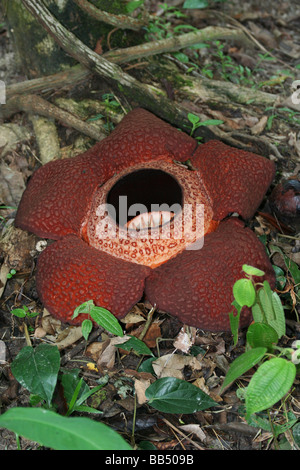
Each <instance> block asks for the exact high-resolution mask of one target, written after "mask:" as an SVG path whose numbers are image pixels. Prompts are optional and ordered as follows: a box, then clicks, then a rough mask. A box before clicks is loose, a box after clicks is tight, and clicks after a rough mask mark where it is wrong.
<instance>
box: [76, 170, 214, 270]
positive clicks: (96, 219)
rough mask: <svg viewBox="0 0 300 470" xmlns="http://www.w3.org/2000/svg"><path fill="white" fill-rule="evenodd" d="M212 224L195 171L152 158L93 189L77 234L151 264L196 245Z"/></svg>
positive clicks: (116, 253)
mask: <svg viewBox="0 0 300 470" xmlns="http://www.w3.org/2000/svg"><path fill="white" fill-rule="evenodd" d="M215 228H216V222H215V221H213V220H212V209H211V204H210V200H209V197H208V195H207V193H206V191H205V188H204V185H203V183H202V181H201V179H200V176H199V174H198V173H197V172H196V171H190V170H188V169H186V168H185V167H183V166H178V165H176V164H174V163H172V162H165V161H155V162H149V163H144V164H140V165H136V166H134V167H131V168H129V169H127V170H125V171H123V172H121V173H119V174H118V175H116V176H114V177H112V178H111V179H110V180H109V181H108V182H107V183H105V184H104V185H103V186H101V187H100V188H98V189H97V190H96V192H95V193H94V196H93V200H92V203H91V207H90V210H89V212H88V214H87V217H86V219H85V221H84V223H83V225H82V237H83V239H84V240H85V241H86V242H87V243H88V244H89V245H91V246H93V247H95V248H97V249H99V250H101V251H105V252H106V253H109V254H110V255H113V256H116V257H118V258H121V259H124V260H127V261H131V262H134V263H138V264H143V265H146V266H150V267H151V268H155V267H157V266H159V265H160V264H162V263H165V262H166V261H168V260H169V259H170V258H172V257H173V256H176V255H177V254H178V253H180V252H181V251H183V250H184V249H200V248H201V247H202V246H203V239H204V235H205V234H206V233H208V232H210V231H213V230H215Z"/></svg>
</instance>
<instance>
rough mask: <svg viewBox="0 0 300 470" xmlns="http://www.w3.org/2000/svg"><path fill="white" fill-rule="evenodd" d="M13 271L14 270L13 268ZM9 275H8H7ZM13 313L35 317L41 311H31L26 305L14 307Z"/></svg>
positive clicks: (17, 315) (19, 315) (19, 316)
mask: <svg viewBox="0 0 300 470" xmlns="http://www.w3.org/2000/svg"><path fill="white" fill-rule="evenodd" d="M12 271H13V270H12ZM7 277H8V275H7ZM11 313H12V314H13V315H14V316H15V317H18V318H26V317H27V318H34V317H37V316H38V315H39V312H31V311H30V310H29V308H28V307H27V306H26V305H23V307H21V308H14V309H13V310H12V311H11Z"/></svg>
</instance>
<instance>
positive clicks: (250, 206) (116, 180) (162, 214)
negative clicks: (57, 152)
mask: <svg viewBox="0 0 300 470" xmlns="http://www.w3.org/2000/svg"><path fill="white" fill-rule="evenodd" d="M187 161H188V162H189V164H188V165H186V164H184V163H183V162H187ZM273 177H274V165H273V163H272V162H271V161H269V160H268V159H266V158H263V157H261V156H258V155H255V154H253V153H249V152H245V151H242V150H238V149H235V148H232V147H229V146H228V145H225V144H223V143H221V142H219V141H210V142H208V143H206V144H202V145H198V143H197V141H196V140H195V139H193V138H191V137H190V136H188V135H187V134H185V133H184V132H181V131H179V130H177V129H175V128H174V127H172V126H171V125H169V124H167V123H166V122H164V121H162V120H161V119H159V118H157V117H155V116H154V115H153V114H151V113H149V112H148V111H145V110H143V109H140V108H137V109H134V110H133V111H131V112H130V113H129V114H128V115H127V116H126V117H125V118H124V119H123V120H122V122H121V123H120V124H119V125H118V126H117V127H116V129H115V130H114V131H113V132H112V133H111V134H110V135H109V137H107V138H106V139H104V140H102V141H101V142H99V143H97V144H96V145H95V146H94V147H93V148H91V149H90V150H88V151H87V152H85V153H84V154H81V155H78V156H76V157H74V158H70V159H63V160H56V161H53V162H50V163H48V164H46V165H45V166H43V167H41V168H40V169H38V170H37V171H36V172H35V173H34V175H33V176H32V178H31V179H30V181H29V184H28V187H27V189H26V190H25V192H24V194H23V197H22V200H21V202H20V205H19V208H18V212H17V216H16V220H15V224H16V226H17V227H20V228H22V229H23V230H28V231H30V232H33V233H35V234H36V235H38V236H39V237H45V238H48V239H51V240H56V241H55V242H52V243H51V244H49V245H48V247H47V248H46V249H45V250H44V251H43V252H42V254H41V255H40V256H39V259H38V263H37V274H36V284H37V290H38V293H39V296H40V299H41V301H42V302H43V303H44V305H45V307H46V308H47V309H48V310H49V312H50V313H51V314H52V315H54V316H55V317H57V318H59V319H61V320H62V321H63V322H69V323H73V324H78V323H80V322H81V321H82V320H83V319H84V318H86V314H80V315H79V316H78V317H76V319H75V320H73V319H72V315H73V312H74V309H75V308H76V307H77V306H79V305H81V304H82V303H83V302H85V301H87V300H93V301H94V303H95V305H98V306H102V307H105V308H106V309H108V310H110V311H111V312H112V313H113V314H114V315H115V316H116V317H117V318H122V317H124V316H125V315H126V314H127V313H128V312H129V310H130V309H131V308H132V307H133V306H134V305H135V304H136V303H137V302H138V301H140V300H141V299H142V297H143V294H144V295H145V298H146V299H148V300H149V301H150V302H151V303H152V305H154V304H155V305H156V306H157V308H158V309H160V310H162V311H165V312H167V313H169V314H171V315H175V316H177V317H178V318H179V319H180V320H181V321H182V322H183V323H186V324H188V325H192V326H196V327H200V328H203V329H207V330H214V331H217V330H227V329H229V321H228V313H229V312H230V311H231V310H232V306H231V303H232V301H233V295H232V287H233V284H234V282H235V281H236V280H237V279H239V278H241V277H243V271H242V265H243V264H249V265H252V266H256V267H257V268H259V269H261V270H263V271H264V272H265V279H267V280H268V281H269V282H270V283H271V285H274V273H273V269H272V266H271V264H270V262H269V259H268V257H267V255H266V253H265V249H264V246H263V245H262V244H261V243H260V241H259V240H258V239H257V237H256V235H255V234H254V233H253V232H252V231H251V230H250V229H249V228H246V227H245V223H244V221H243V220H247V219H250V218H251V217H252V216H253V214H254V213H255V211H256V209H257V208H258V206H259V205H260V203H261V201H262V199H263V197H264V195H265V193H266V191H267V189H268V187H269V185H270V183H271V181H272V179H273ZM249 321H250V312H249V310H248V309H247V308H244V310H243V312H242V315H241V325H242V326H243V325H246V324H248V323H249Z"/></svg>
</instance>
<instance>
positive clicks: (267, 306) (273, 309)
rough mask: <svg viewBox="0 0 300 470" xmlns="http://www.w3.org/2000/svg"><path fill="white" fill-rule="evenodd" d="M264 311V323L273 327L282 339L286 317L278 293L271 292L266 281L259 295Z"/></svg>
mask: <svg viewBox="0 0 300 470" xmlns="http://www.w3.org/2000/svg"><path fill="white" fill-rule="evenodd" d="M257 298H258V302H259V304H260V306H261V309H262V314H263V316H264V322H265V323H267V324H268V325H270V326H272V328H274V330H275V331H276V332H277V334H278V337H279V338H281V336H282V335H284V334H285V315H284V309H283V306H282V304H281V300H280V298H279V296H278V294H277V293H276V292H273V291H272V290H271V287H270V284H269V283H268V282H267V281H264V287H263V288H261V289H259V291H258V294H257Z"/></svg>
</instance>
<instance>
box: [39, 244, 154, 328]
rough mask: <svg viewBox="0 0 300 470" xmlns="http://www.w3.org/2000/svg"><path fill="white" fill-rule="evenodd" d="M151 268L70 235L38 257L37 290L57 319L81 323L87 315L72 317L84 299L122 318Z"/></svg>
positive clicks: (136, 297) (141, 288)
mask: <svg viewBox="0 0 300 470" xmlns="http://www.w3.org/2000/svg"><path fill="white" fill-rule="evenodd" d="M149 272H150V269H149V268H146V267H145V266H140V265H137V264H134V263H129V262H127V261H123V260H119V259H117V258H114V257H113V256H110V255H107V254H106V253H103V252H101V251H98V250H96V249H95V248H91V247H89V246H88V245H87V244H86V243H84V242H83V241H82V240H81V239H80V238H78V237H76V236H74V235H69V236H67V237H65V238H63V239H62V240H59V241H57V242H55V243H53V244H52V245H50V246H48V247H47V248H46V250H45V251H43V252H42V254H41V255H40V256H39V259H38V268H37V276H36V285H37V291H38V293H39V296H40V299H41V301H42V302H43V303H44V305H45V307H46V308H47V310H48V311H49V312H50V313H51V314H52V315H53V316H55V317H56V318H59V319H60V320H61V321H63V322H68V323H71V324H80V323H81V322H82V320H84V319H85V318H87V316H86V315H85V314H81V315H79V316H78V317H76V319H74V320H72V319H71V317H72V315H73V313H74V309H75V308H76V307H78V306H79V305H81V304H82V303H83V302H85V301H87V300H93V301H94V303H95V304H96V305H98V306H100V307H104V308H106V309H108V310H109V311H110V312H111V313H113V314H114V315H115V316H116V317H117V318H122V317H124V316H125V315H126V314H127V313H128V311H129V310H130V309H131V308H132V307H133V305H135V304H136V302H138V301H139V300H140V298H141V297H142V295H143V290H144V280H145V277H146V276H147V275H148V274H149Z"/></svg>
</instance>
